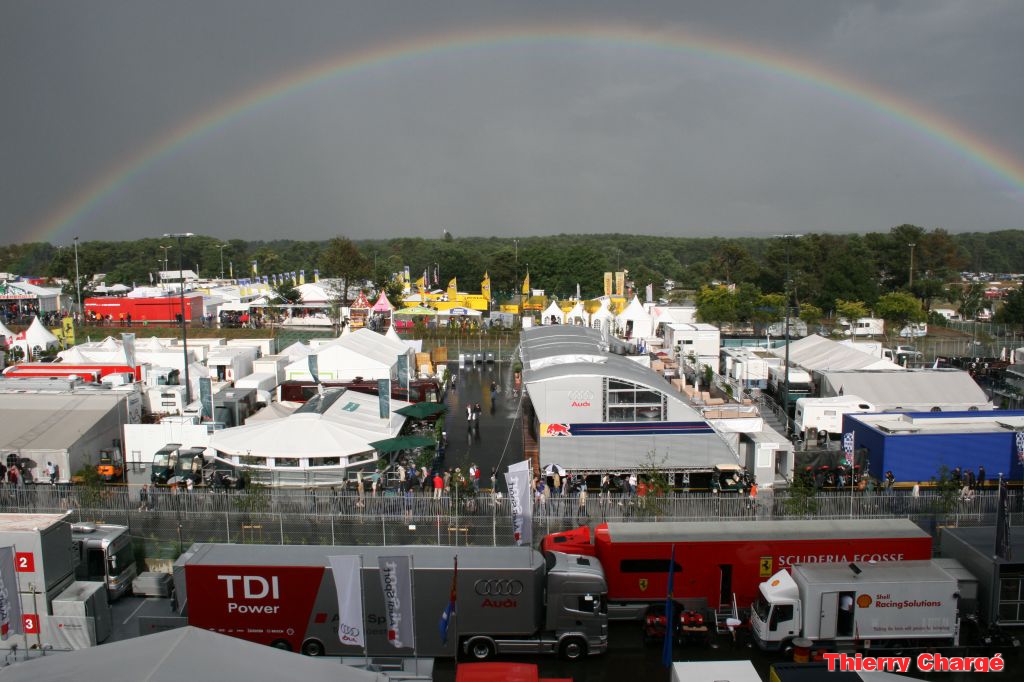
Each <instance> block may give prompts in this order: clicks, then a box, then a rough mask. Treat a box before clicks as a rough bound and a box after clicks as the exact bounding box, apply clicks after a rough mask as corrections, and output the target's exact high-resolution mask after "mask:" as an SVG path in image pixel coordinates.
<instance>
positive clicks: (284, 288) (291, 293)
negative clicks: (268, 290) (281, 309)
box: [274, 279, 302, 303]
mask: <svg viewBox="0 0 1024 682" xmlns="http://www.w3.org/2000/svg"><path fill="white" fill-rule="evenodd" d="M274 291H275V292H276V293H277V295H278V296H280V297H281V300H283V301H284V302H285V303H298V302H300V301H301V300H302V294H300V293H299V290H298V289H296V288H295V287H294V286H292V282H291V280H290V279H285V280H284V281H282V282H280V283H279V284H278V285H277V286H276V287H274Z"/></svg>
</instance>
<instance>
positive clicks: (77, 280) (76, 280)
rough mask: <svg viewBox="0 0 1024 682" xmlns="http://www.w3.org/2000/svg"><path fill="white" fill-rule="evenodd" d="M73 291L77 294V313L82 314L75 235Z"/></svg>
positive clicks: (80, 282) (76, 238) (80, 284)
mask: <svg viewBox="0 0 1024 682" xmlns="http://www.w3.org/2000/svg"><path fill="white" fill-rule="evenodd" d="M74 241H75V292H76V294H77V295H78V314H79V316H81V315H82V279H81V278H80V277H79V275H78V237H75V240H74Z"/></svg>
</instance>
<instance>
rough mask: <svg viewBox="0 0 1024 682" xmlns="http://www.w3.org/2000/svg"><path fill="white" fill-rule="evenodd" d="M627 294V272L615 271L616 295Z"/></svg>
mask: <svg viewBox="0 0 1024 682" xmlns="http://www.w3.org/2000/svg"><path fill="white" fill-rule="evenodd" d="M625 294H626V273H625V272H621V271H620V272H616V273H615V295H616V296H624V295H625Z"/></svg>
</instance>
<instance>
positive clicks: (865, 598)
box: [857, 594, 871, 609]
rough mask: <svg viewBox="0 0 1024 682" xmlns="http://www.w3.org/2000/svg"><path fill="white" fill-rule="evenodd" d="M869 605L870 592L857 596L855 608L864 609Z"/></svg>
mask: <svg viewBox="0 0 1024 682" xmlns="http://www.w3.org/2000/svg"><path fill="white" fill-rule="evenodd" d="M869 606H871V595H870V594H862V595H860V596H859V597H857V608H859V609H866V608H867V607H869Z"/></svg>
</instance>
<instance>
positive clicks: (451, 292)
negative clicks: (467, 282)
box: [448, 277, 459, 301]
mask: <svg viewBox="0 0 1024 682" xmlns="http://www.w3.org/2000/svg"><path fill="white" fill-rule="evenodd" d="M458 295H459V285H458V284H457V283H456V282H455V278H454V277H452V280H451V281H450V282H448V300H449V301H454V300H455V297H456V296H458Z"/></svg>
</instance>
